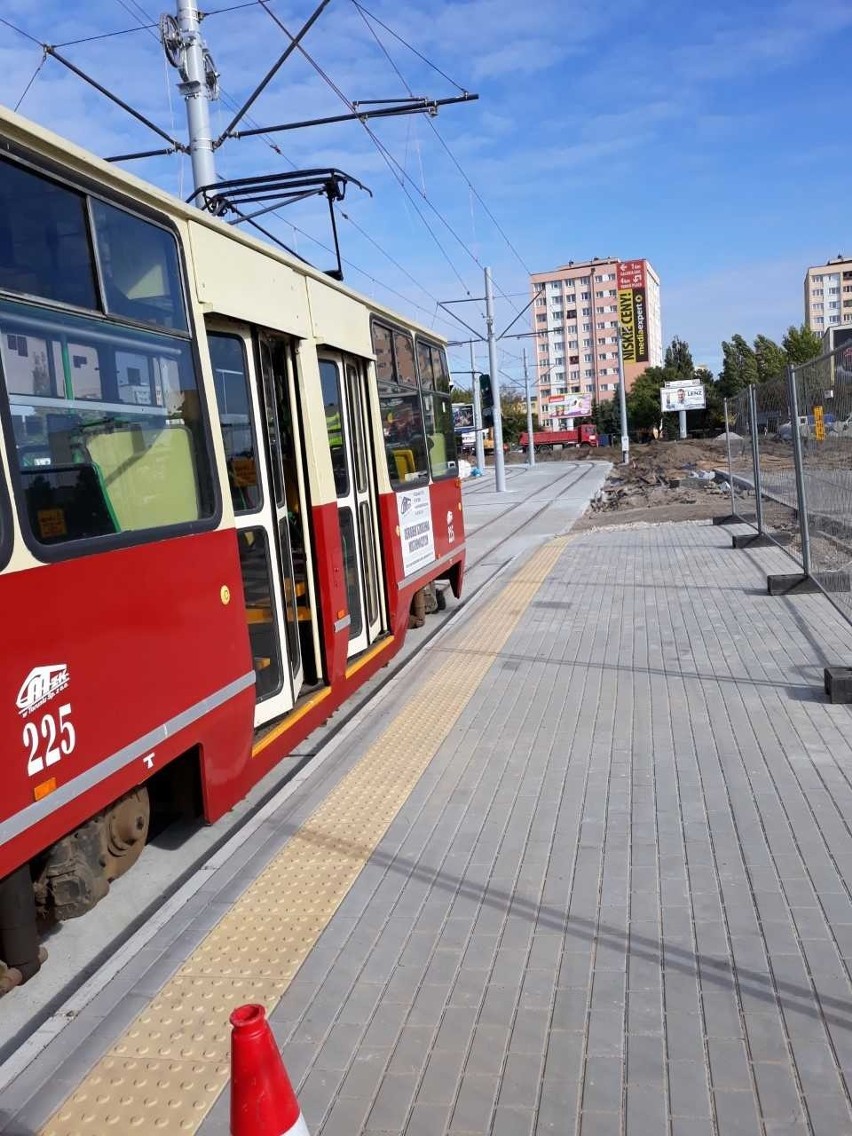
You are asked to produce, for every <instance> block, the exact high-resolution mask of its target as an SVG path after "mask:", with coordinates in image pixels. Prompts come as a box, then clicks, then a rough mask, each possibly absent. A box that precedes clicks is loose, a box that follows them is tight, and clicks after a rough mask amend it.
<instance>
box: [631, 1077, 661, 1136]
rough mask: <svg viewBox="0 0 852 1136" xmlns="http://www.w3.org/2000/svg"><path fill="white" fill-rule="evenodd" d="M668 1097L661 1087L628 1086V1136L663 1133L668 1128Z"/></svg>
mask: <svg viewBox="0 0 852 1136" xmlns="http://www.w3.org/2000/svg"><path fill="white" fill-rule="evenodd" d="M666 1117H667V1109H666V1096H665V1092H664V1091H662V1086H659V1085H635V1084H628V1086H627V1115H626V1117H625V1132H626V1136H647V1134H649V1133H652V1132H660V1133H663V1132H665V1131H666V1128H667V1119H666Z"/></svg>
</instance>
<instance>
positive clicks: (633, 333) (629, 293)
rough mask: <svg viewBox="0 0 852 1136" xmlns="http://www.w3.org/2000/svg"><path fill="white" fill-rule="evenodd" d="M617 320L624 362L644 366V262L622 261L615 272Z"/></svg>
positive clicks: (646, 329) (646, 333)
mask: <svg viewBox="0 0 852 1136" xmlns="http://www.w3.org/2000/svg"><path fill="white" fill-rule="evenodd" d="M616 276H617V281H616V282H617V284H618V320H619V323H620V324H621V347H622V353H623V358H624V362H625V363H647V362H648V360H649V359H650V354H649V349H648V306H647V301H646V296H645V262H644V261H642V260H625V261H623V262H622V263H621V264H619V265H618V267H617V269H616Z"/></svg>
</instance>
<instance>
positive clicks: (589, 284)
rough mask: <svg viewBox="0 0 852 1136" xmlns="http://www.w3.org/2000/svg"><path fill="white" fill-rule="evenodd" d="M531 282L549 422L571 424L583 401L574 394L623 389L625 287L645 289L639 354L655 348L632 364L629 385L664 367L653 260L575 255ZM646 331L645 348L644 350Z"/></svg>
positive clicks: (592, 395) (546, 425)
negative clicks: (620, 349)
mask: <svg viewBox="0 0 852 1136" xmlns="http://www.w3.org/2000/svg"><path fill="white" fill-rule="evenodd" d="M619 265H621V271H620V272H619ZM619 277H621V279H619ZM530 284H531V286H532V291H533V296H534V302H533V306H532V311H533V331H534V332H536V333H537V334H536V341H535V342H536V347H535V351H536V384H537V392H538V416H539V423H540V425H541V428H542V429H545V430H547V429H551V430H559V429H564V428H565V426H566V425H567V422H566V421H565V419H566V417H568V418H570V417H571V415H570V409H571V407H573V406H576V405H577V400H576V399H574V398H571V397H570V396H572V395H574V396H580V397H581V399H583V400H588V401H589V402H590V401H591V400H592V399H598V400H599V401H603V400H604V399H607V398H612V397H613V395H614V394H615V391H616V389H617V387H618V338H617V330H618V301H619V296H618V291H619V286H621V287H624V288H628V287H632V288H636V289H639V290H642V289H644V305H640V306H639V308H638V309H636V311H638V312H639V313H643V314H644V319H645V327H644V329H643V328H641V327H638V328H637V337H636V339H637V347H638V348H639V349H638V351H637V354H638V356H639V357H640V358H641V357H642V356H643V355H647V359H643V360H642V361H641V362H635V363H628V362H626V363H625V365H624V370H625V382H626V388H627V390H629V389H630V387H631V386H632V385H633V381H634V379H635V378H636V377H637V376H638V375H640V374H641V373H642V372H643V371H644V370H645V369H646V368H647V367H654V366H662V363H663V330H662V319H661V314H660V278H659V276H658V275H657V273H656V272H655V271H654V269H653V268H652V267H651V265H650V264H649V262H648V261H647V260H633V261H619V260H618V259H617V258H616V257H604V258H600V257H593V258H592V259H591V260H588V261H582V262H575V261H573V260H572V261H569V262H568V264H566V265H565V266H564V267H562V268H556V269H554V270H553V271H551V272H536V273H534V274H533V275H532V276H531V277H530ZM637 302H638V301H637ZM636 311H634V314H636ZM639 322H640V323H641V315H640V320H639ZM643 331H644V343H645V347H646V349H645V351H642V349H641V347H642V341H643V336H642V332H643ZM575 413H577V411H575ZM579 413H582V411H580V412H579Z"/></svg>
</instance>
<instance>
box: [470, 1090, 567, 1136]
mask: <svg viewBox="0 0 852 1136" xmlns="http://www.w3.org/2000/svg"><path fill="white" fill-rule="evenodd" d="M579 1099H580V1086H579V1084H578V1083H577V1082H576V1081H574V1082H571V1081H550V1080H548V1079H547V1078H545V1080H544V1081H543V1082H542V1086H541V1099H540V1101H539V1106H538V1112H537V1114H536V1123H535V1132H536V1136H542V1134H544V1133H547V1134H548V1136H552V1134H554V1133H558V1136H573V1133H575V1132H576V1131H577V1114H578V1107H579ZM483 1131H485V1130H483Z"/></svg>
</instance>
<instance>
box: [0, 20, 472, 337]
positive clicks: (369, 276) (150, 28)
mask: <svg viewBox="0 0 852 1136" xmlns="http://www.w3.org/2000/svg"><path fill="white" fill-rule="evenodd" d="M131 2H133V0H131ZM267 2H269V0H251V3H244V4H240V5H234V6H232V7H230V8H224V9H217V10H216V11H215V12H209V13H205V15H215V14H221V13H223V12H227V11H234V10H236V9H237V8H244V7H255V6H261V7H263V8H264V9H265V10H267V12H268V14H269V15H273V13H271V12H269V11H268V9H266V7H265V4H266V3H267ZM116 3H118V4H119V5H120V7H122V8H123V9H124V10H125V11H126V12H127V13H128V15H129V16H131V18H132V19H134V20H136V21H137V25H136V26H135V27H133V28H125V29H121V30H119V31H116V32H106V33H99V34H96V35H92V36H84V37H79V38H78V39H75V40H68V41H63V43H62V44H59V45H57V46H63V47H64V46H73V45H77V44H84V43H89V42H94V41H97V40H100V39H106V38H110V37H112V36H117V35H125V34H129V33H131V32H135V31H146V32H148V34H149V35H151V37H152V38H153V39H155V40H156V41H157V42H158V43H159V35H158V33H157V31H156V30H155V29H157V28H158V26H159V25H158V23H157V22H155V21H154V19H153V17H152V15H151V13H150V12H148V11H146V10H145V9H144V8H143V7H142V6H141V5H140V4H137V3H133V7H132V8H131V7H130V5H129V4H128V3H127V2H125V0H116ZM273 18H274V17H273ZM146 21H150V22H146ZM0 24H2V25H5V26H6V27H8V28H9V29H10V30H11V31H13V32H15V33H16V34H18V35H21V36H23V37H24V38H25V39H27V40H29V41H30V42H31V43H33V44H35V45H36V46H38V47H40V48H41V49H42V58H41V60H40V61H39V64H38V66H37V67H36V69H35V71H34V73H33V75H32V76H31V78H30V80H29V82H28V83H27V86H26V88H25V89H24V91H23V93H22V95H21V97H20V99H19V100H18V103H17V106H16V109H17V107H18V106H20V105H21V102H22V101H23V99H24V98H25V97H26V95H27V93H28V91H29V90H30V89H31V87H32V84H33V83H34V82H35V80H36V79H37V78H38V75H39V73H40V71H41V69H42V67H43V66H44V63H45V61H46V59H47V56H48V55H49V54H52V53H51V52H48V51H46V50H45V49H46V47H47V46H48V45H46V44H45V42H43V41H41V40H39V39H38V38H37V37H36V36H34V35H31V34H30V33H29V32H27V31H26V30H25V29H23V28H20V27H18V26H17V25H16V24H14V23H13V22H12V21H10V20H8V19H6V18H5V17H0ZM59 61H60V62H63V63H65V64H66V65H67V61H65V60H63V59H61V58H60V59H59ZM72 70H73V71H77V70H78V69H76V68H73V67H72ZM87 81H89V82H91V81H90V80H88V78H87ZM96 89H98V90H100V89H101V88H100V86H99V85H98V86H97V88H96ZM103 93H105V94H109V92H107V91H106V90H105V89H104V90H103ZM221 94H222V101H223V102H226V103H227V104H228V105H229V106H230V107H231V108H232V109H236V103H235V101H234V100H233V99H231V98H229V97H228V95H227V94H226V93H225V92H221ZM110 97H113V96H110ZM341 97H343V98H344V99H345V96H342V92H341ZM119 105H122V106H123V105H124V104H123V103H121V102H119ZM126 109H129V110H130V111H131V112H132V108H126ZM246 120H247V121H252V120H251V119H250V118H249V116H248V115H246ZM142 121H146V120H144V119H143V120H142ZM146 125H148V123H147V121H146ZM370 133H371V132H370ZM260 137H261V139H262V140H263V141H264V142H265V144H266V145H267V146H269V148H270V149H272V150H273V151H274V152H275V153H276V154H278V155H279V156H280V157H282V158H283V159H284V160H285V161H286V162H287V163H288V164H289V165H290V166H291V167H292V168H294V169H295V168H296V164H295V163H294V162H293V161H292V160H291V159H290V158H288V157H287V155H285V154H284V152H283V150H282V149H281V147H280V146H279V145H278V144H277V143H276V142H275V141H274V140H273V139H272V138H271V137H268V136H266V135H260ZM412 204H414V205H415V208H416V203H414V202H412ZM273 215H274V216H275V217H276V218H277V219H278V220H279V221H282V222H283V223H284V224H285V225H287V226H288V228H290V229H292V231H293V232H295V233H298V234H299V235H300V236H302V237H304V238H305V239H306V240H308V241H310V242H311V243H312V244H314V245H316V247H317V248H320V249H323V251H325V252H329V253H333V252H334V250H333V249H331V248H330V247H329V246H328V245H325V244H324V243H323V242H322V241H320V240H318V239H317V238H316V237H314V236H312V235H311V234H310V233H308V232H306V231H305V230H303V229H300V228H299V227H298V226H297V225H294V224H293V223H292V222H291V221H289V220H288V219H287V218H285V217H283V216H282V215H281V214H280V213H278V212H275V213H274V214H273ZM346 219H347V221H349V222H350V223H351V224H353V226H354V227H355V228H357V229H358V230H359V232H361V234H362V235H363V236H364V237H365V239H367V240H368V241H369V242H370V243H371V244H373V245H374V247H375V248H376V249H377V250H378V251H379V252H381V253H382V255H384V256H385V257H386V258H387V259H388V260H389V261H390V262H391V263H392V264H394V265H395V267H397V268H398V269H399V270H401V271H402V272H403V273H404V274H405V275H406V276H407V277H408V279H410V280H411V282H412V283H413V284H414V285H415V287H417V288H419V289H420V290H421V291H422V292H423V293H424V295H426V296H428V297H429V298H430V299H431V300H432V301H433V302H435V304H436V305H437V301H436V299H435V297H434V296H433V295H432V293H431V292H430V291H429V289H428V288H426V287H425V286H424V285H423V284H422V283H420V282H419V281H418V280H417V279H416V278H415V277H414V276H412V274H411V273H410V272H408V271H407V270H405V269H404V268H403V267H402V265H400V264H399V262H398V261H396V260H395V259H394V258H393V257H392V256H391V255H390V253H388V252H387V251H386V250H385V249H383V248H382V246H381V245H380V244H379V243H378V242H377V241H376V240H375V239H374V238H372V237H370V235H369V234H368V233H367V232H366V231H365V230H364V229H363V228H362V227H361V226H358V225H357V224H355V223H354V222H352V219H351V218H350V217H349V216H348V215H347V217H346ZM424 223H426V224H427V227H428V222H425V219H424ZM264 235H266V236H268V237H269V238H270V239H273V240H275V239H276V238H275V237H274V236H273V235H272V234H271V233H264ZM289 251H291V252H292V250H289ZM296 255H298V254H296ZM445 255H447V254H446V253H445ZM344 262H345V263H346V265H347V267H348V268H349V269H351V270H352V271H353V272H356V273H358V274H359V275H360V276H362V277H363V278H364V279H366V280H369V281H370V282H371V283H372V284H374V285H376V286H377V287H379V288H382V289H383V290H384V291H386V292H388V293H389V294H391V295H393V296H396V297H397V298H399V299H400V300H402V301H403V302H404V303H406V304H408V305H409V306H411V307H412V308H414V309H415V310H417V311H419V312H422V313H423V314H424V315H426V316H428V317H429V319H430V321H431V322H434V321H435V320H436V319H438V320H440V322H442V323H444V324H446V325H447V326H452V325H451V324H450V321H449V320H448V319H447V318H446V317H445V316H443V315H442V314H440V313H439V312H437V311H436V310H434V309H432V308H427V307H426V306H424V305H423V304H421V303H419V302H418V301H416V300H414V299H413V298H412V297H411V296H407V295H405V294H404V293H403V292H400V291H399V290H398V289H396V288H394V287H392V286H391V285H390V284H388V283H386V282H385V281H383V280H381V279H380V278H379V277H377V276H376V275H375V273H373V272H371V271H369V270H368V269H365V268H362V267H361V266H359V265H357V264H355V263H354V262H353V261H351V260H349V259H348V258H344ZM449 263H450V266H451V267H453V269H454V266H453V264H452V261H449ZM454 270H455V269H454ZM456 275H458V273H456ZM459 279H460V282H461V284H462V286H463V287H465V290H466V286H465V285H464V281H463V280H461V277H459Z"/></svg>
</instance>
